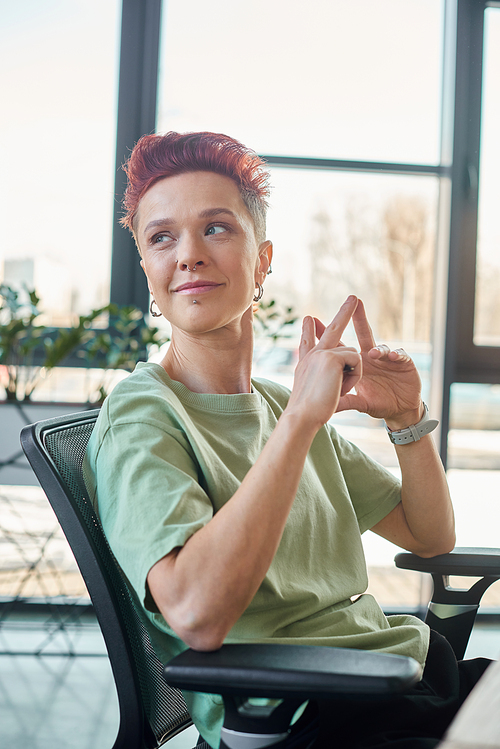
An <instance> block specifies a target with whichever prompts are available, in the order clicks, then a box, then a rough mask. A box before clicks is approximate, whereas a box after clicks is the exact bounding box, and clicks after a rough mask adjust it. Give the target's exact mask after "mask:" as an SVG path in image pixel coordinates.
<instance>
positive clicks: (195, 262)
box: [175, 236, 208, 272]
mask: <svg viewBox="0 0 500 749" xmlns="http://www.w3.org/2000/svg"><path fill="white" fill-rule="evenodd" d="M175 262H176V263H177V265H178V267H179V268H180V269H181V270H183V271H188V272H191V271H195V270H199V269H200V268H202V267H203V266H205V265H206V264H207V262H208V259H207V257H206V253H205V252H204V249H203V247H201V246H200V242H199V241H197V240H196V238H195V237H187V236H186V237H184V239H183V240H181V242H179V245H178V252H177V260H176V261H175Z"/></svg>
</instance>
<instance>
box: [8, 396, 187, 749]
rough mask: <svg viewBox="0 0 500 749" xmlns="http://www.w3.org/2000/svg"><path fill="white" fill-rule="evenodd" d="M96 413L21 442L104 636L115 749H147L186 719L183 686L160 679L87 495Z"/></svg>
mask: <svg viewBox="0 0 500 749" xmlns="http://www.w3.org/2000/svg"><path fill="white" fill-rule="evenodd" d="M98 413H99V411H98V410H93V411H86V412H83V413H78V414H70V415H67V416H63V417H57V418H55V419H48V420H46V421H41V422H38V423H37V424H32V425H30V426H27V427H25V428H24V429H23V431H22V433H21V443H22V446H23V449H24V452H25V453H26V456H27V458H28V460H29V462H30V463H31V466H32V468H33V470H34V472H35V474H36V476H37V478H38V480H39V482H40V484H41V486H42V488H43V489H44V491H45V493H46V495H47V497H48V500H49V502H50V504H51V505H52V508H53V510H54V512H55V514H56V516H57V519H58V520H59V523H60V525H61V527H62V529H63V531H64V534H65V535H66V538H67V539H68V542H69V544H70V546H71V548H72V551H73V554H74V556H75V559H76V561H77V563H78V566H79V568H80V571H81V573H82V576H83V579H84V581H85V583H86V585H87V588H88V591H89V594H90V597H91V599H92V603H93V605H94V609H95V613H96V616H97V619H98V621H99V625H100V627H101V630H102V634H103V637H104V640H105V643H106V647H107V650H108V654H109V659H110V663H111V667H112V670H113V675H114V679H115V683H116V688H117V692H118V701H119V707H120V724H119V729H118V734H117V738H116V741H115V744H114V746H113V749H125V748H126V749H136V748H137V749H149V748H150V747H158V746H161V745H162V744H163V743H164V742H165V741H167V740H168V739H170V738H172V736H175V735H176V734H177V733H179V732H180V731H182V730H183V729H184V728H187V727H188V726H189V725H191V724H192V721H191V718H190V716H189V713H188V711H187V708H186V705H185V702H184V699H183V697H182V694H181V692H180V691H178V690H177V689H172V688H170V687H169V686H168V685H167V684H166V683H165V681H164V679H163V676H162V672H163V664H162V663H161V662H160V661H159V660H158V658H157V657H156V654H155V651H154V649H153V646H152V643H151V638H150V635H149V632H148V620H147V617H146V616H145V614H144V612H143V609H142V607H141V605H140V603H139V601H138V599H137V597H136V594H135V593H134V591H133V590H132V589H131V588H130V586H129V584H128V582H127V580H126V578H125V576H124V575H123V573H122V572H121V570H120V567H119V566H118V564H117V562H116V560H115V558H114V557H113V554H112V552H111V550H110V548H109V546H108V543H107V541H106V538H105V536H104V533H103V530H102V527H101V524H100V522H99V518H98V516H97V514H96V512H95V511H94V508H93V506H92V503H91V502H90V500H89V499H88V492H87V490H86V488H85V483H84V480H83V473H82V465H83V459H84V456H85V451H86V449H87V444H88V441H89V438H90V435H91V433H92V430H93V428H94V425H95V422H96V419H97V416H98ZM149 626H150V627H151V626H152V625H151V624H150V623H149Z"/></svg>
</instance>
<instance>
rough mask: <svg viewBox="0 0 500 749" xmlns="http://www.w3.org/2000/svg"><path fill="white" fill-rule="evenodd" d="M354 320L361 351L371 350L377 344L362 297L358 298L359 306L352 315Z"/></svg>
mask: <svg viewBox="0 0 500 749" xmlns="http://www.w3.org/2000/svg"><path fill="white" fill-rule="evenodd" d="M352 321H353V323H354V330H355V331H356V336H357V338H358V341H359V346H360V348H361V351H365V352H366V351H370V349H372V348H373V347H374V346H375V339H374V337H373V332H372V329H371V327H370V323H369V322H368V318H367V316H366V310H365V305H364V304H363V302H362V301H361V299H359V300H358V306H357V307H356V311H355V312H354V314H353V316H352Z"/></svg>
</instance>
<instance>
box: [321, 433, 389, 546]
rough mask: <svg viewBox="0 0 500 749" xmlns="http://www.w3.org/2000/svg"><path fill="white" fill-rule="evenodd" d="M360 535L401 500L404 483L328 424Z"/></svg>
mask: <svg viewBox="0 0 500 749" xmlns="http://www.w3.org/2000/svg"><path fill="white" fill-rule="evenodd" d="M328 429H329V432H330V437H331V439H332V441H333V444H334V448H335V451H336V453H337V457H338V459H339V463H340V466H341V470H342V473H343V476H344V480H345V482H346V486H347V489H348V492H349V496H350V498H351V502H352V505H353V507H354V511H355V512H356V517H357V519H358V524H359V529H360V531H361V533H364V532H365V531H367V530H369V529H370V528H373V526H374V525H376V524H377V523H378V522H380V520H382V519H383V518H385V517H386V515H388V514H389V513H390V512H391V510H393V509H394V508H395V507H396V505H398V504H399V502H400V501H401V481H400V480H399V479H398V478H397V477H396V476H394V474H392V473H391V472H390V471H388V470H387V468H384V466H381V465H380V463H377V462H376V461H375V460H373V458H370V457H369V456H368V455H366V453H364V452H363V451H362V450H360V448H359V447H356V445H353V444H352V442H349V441H348V440H346V439H345V438H343V437H342V436H341V435H339V434H338V433H337V431H336V430H335V429H334V428H333V426H331V425H328Z"/></svg>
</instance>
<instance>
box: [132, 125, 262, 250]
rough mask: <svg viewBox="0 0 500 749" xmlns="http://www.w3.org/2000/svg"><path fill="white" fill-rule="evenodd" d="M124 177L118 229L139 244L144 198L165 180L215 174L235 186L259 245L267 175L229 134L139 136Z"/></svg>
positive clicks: (247, 149) (252, 156) (255, 158)
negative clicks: (225, 178) (207, 173)
mask: <svg viewBox="0 0 500 749" xmlns="http://www.w3.org/2000/svg"><path fill="white" fill-rule="evenodd" d="M123 169H124V170H125V172H126V174H127V178H128V184H127V189H126V190H125V195H124V198H123V207H124V209H125V214H124V216H123V217H122V218H121V219H120V223H121V224H122V226H124V227H126V228H127V229H129V230H130V231H131V232H132V234H133V235H134V238H135V240H136V242H137V220H136V219H137V210H138V208H139V203H140V201H141V198H142V197H143V195H144V194H145V193H146V192H147V190H149V188H150V187H151V186H152V185H154V184H155V182H158V181H159V180H161V179H164V178H165V177H174V176H176V175H178V174H184V173H186V172H215V174H221V175H222V176H224V177H229V178H230V179H232V180H233V182H234V183H235V184H236V186H237V187H238V190H239V192H240V195H241V198H242V200H243V202H244V204H245V206H246V208H247V209H248V212H249V213H250V216H251V217H252V220H253V223H254V228H255V236H256V238H257V241H258V242H259V243H260V242H263V241H264V240H265V238H266V214H267V209H268V205H269V204H268V202H267V201H268V198H269V193H270V188H269V172H268V171H267V170H266V168H265V162H264V161H263V160H262V159H261V158H260V156H258V155H257V154H256V153H255V152H254V151H251V150H250V149H249V148H246V146H244V145H242V144H241V143H239V142H238V141H237V140H234V138H230V137H229V136H228V135H221V134H219V133H208V132H200V133H174V132H170V133H167V134H166V135H143V137H142V138H141V139H140V140H139V141H138V142H137V144H136V146H135V147H134V148H133V150H132V153H131V154H130V158H129V159H128V161H127V162H126V164H125V165H124V166H123Z"/></svg>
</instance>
